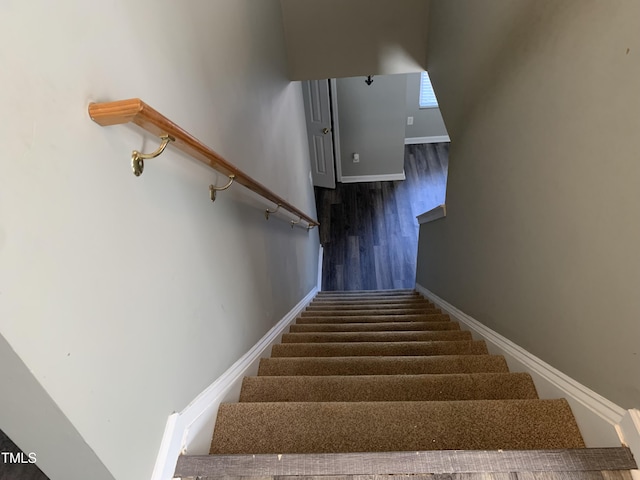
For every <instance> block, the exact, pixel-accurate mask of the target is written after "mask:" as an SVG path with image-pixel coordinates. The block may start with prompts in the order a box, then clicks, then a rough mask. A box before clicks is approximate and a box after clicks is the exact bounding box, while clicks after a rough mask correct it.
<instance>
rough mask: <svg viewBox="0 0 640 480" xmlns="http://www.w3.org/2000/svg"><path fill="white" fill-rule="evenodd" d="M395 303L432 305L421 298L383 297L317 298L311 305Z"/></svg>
mask: <svg viewBox="0 0 640 480" xmlns="http://www.w3.org/2000/svg"><path fill="white" fill-rule="evenodd" d="M390 303H391V304H393V303H402V304H405V305H414V304H418V305H421V304H431V305H433V304H432V303H431V302H430V301H429V300H426V299H424V298H421V297H407V298H398V297H387V298H385V297H381V298H370V299H367V298H365V299H362V298H340V299H338V298H316V299H315V300H313V302H311V304H310V305H387V304H390Z"/></svg>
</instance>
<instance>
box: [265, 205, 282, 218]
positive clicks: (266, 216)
mask: <svg viewBox="0 0 640 480" xmlns="http://www.w3.org/2000/svg"><path fill="white" fill-rule="evenodd" d="M278 210H280V204H278V205H277V206H276V209H275V210H269V209H268V208H267V209H266V210H265V211H264V218H266V219H267V220H269V215H270V214H272V213H276V212H277V211H278Z"/></svg>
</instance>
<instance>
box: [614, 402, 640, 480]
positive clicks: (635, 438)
mask: <svg viewBox="0 0 640 480" xmlns="http://www.w3.org/2000/svg"><path fill="white" fill-rule="evenodd" d="M616 430H618V435H619V436H620V440H621V441H622V443H623V444H624V445H626V446H627V447H629V450H631V453H632V454H633V457H634V458H635V459H636V462H638V461H640V410H636V409H631V410H627V412H626V414H625V416H624V417H623V418H622V421H621V422H620V423H619V424H618V425H617V426H616ZM631 474H632V475H633V479H634V480H640V470H631Z"/></svg>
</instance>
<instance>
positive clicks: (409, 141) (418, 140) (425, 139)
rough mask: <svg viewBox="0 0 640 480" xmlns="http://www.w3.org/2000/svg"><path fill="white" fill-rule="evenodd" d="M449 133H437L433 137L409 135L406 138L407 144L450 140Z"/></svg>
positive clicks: (405, 142)
mask: <svg viewBox="0 0 640 480" xmlns="http://www.w3.org/2000/svg"><path fill="white" fill-rule="evenodd" d="M450 141H451V139H450V138H449V135H436V136H433V137H409V138H405V139H404V144H405V145H415V144H418V143H442V142H450Z"/></svg>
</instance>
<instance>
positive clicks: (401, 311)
mask: <svg viewBox="0 0 640 480" xmlns="http://www.w3.org/2000/svg"><path fill="white" fill-rule="evenodd" d="M437 313H442V311H441V310H440V309H439V308H431V307H424V308H423V307H421V308H388V309H381V308H368V309H357V310H349V309H346V310H345V309H340V310H305V311H304V312H300V315H301V316H303V317H323V316H354V315H357V316H367V315H420V314H422V315H433V314H437Z"/></svg>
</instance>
